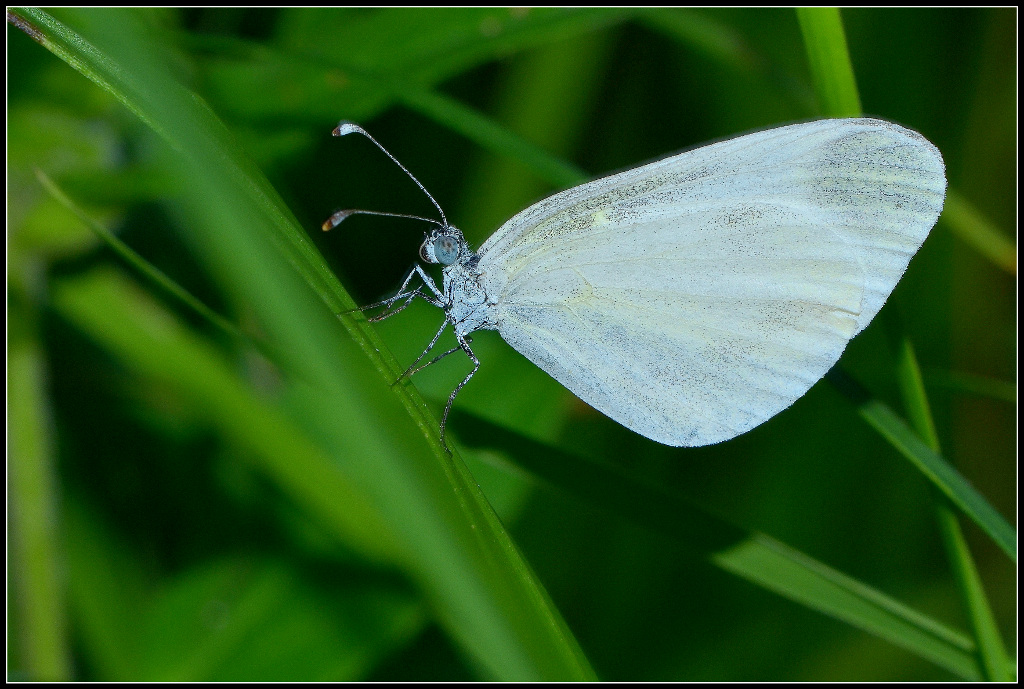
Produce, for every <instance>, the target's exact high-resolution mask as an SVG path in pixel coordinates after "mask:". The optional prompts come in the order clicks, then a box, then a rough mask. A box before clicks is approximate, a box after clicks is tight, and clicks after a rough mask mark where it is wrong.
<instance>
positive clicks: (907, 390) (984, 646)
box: [896, 337, 1013, 682]
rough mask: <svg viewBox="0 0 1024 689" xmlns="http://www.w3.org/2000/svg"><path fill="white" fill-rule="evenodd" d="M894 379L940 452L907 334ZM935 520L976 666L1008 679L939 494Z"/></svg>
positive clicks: (992, 624)
mask: <svg viewBox="0 0 1024 689" xmlns="http://www.w3.org/2000/svg"><path fill="white" fill-rule="evenodd" d="M897 347H898V354H897V361H896V373H897V380H898V382H899V388H900V392H901V394H902V396H903V402H904V405H906V407H907V411H908V415H909V417H910V422H911V423H912V424H913V426H914V429H915V430H916V431H917V433H918V435H919V436H920V437H921V438H923V439H924V441H925V442H926V443H927V444H928V447H929V448H931V450H932V451H933V452H935V453H936V454H938V453H939V436H938V434H937V433H936V431H935V423H934V421H933V420H932V413H931V407H930V405H929V403H928V396H927V394H926V393H925V389H924V382H923V381H922V380H921V369H920V367H919V366H918V365H917V356H916V355H915V354H914V348H913V345H912V344H911V343H910V340H909V339H907V338H906V337H902V338H900V341H899V343H898V345H897ZM936 521H937V522H938V526H939V532H940V533H941V534H942V541H943V544H944V545H945V547H946V553H947V557H948V558H949V560H950V563H951V565H952V567H953V575H954V578H955V580H956V582H957V586H958V588H959V589H960V596H961V598H962V599H963V601H964V603H965V604H966V606H967V616H968V619H970V621H971V629H972V631H973V632H974V638H975V639H976V640H977V648H978V658H979V665H980V666H981V670H982V674H983V675H984V677H985V679H987V680H989V681H993V682H1008V681H1011V680H1012V679H1013V678H1012V677H1011V676H1010V673H1009V672H1008V671H1007V667H1008V662H1007V657H1006V650H1005V647H1004V646H1003V640H1002V638H1001V637H1000V634H999V628H998V626H996V621H995V617H994V616H993V615H992V609H991V607H990V606H989V603H988V598H987V596H986V595H985V590H984V587H983V586H982V584H981V577H980V575H979V574H978V568H977V566H976V565H975V564H974V558H973V557H972V556H971V553H970V550H969V549H968V547H967V541H966V539H965V538H964V534H963V530H962V529H961V528H960V523H959V522H958V521H957V518H956V514H954V512H953V511H952V509H951V508H950V507H949V505H948V504H947V503H946V501H945V500H944V499H943V498H942V497H941V496H939V497H938V499H937V500H936Z"/></svg>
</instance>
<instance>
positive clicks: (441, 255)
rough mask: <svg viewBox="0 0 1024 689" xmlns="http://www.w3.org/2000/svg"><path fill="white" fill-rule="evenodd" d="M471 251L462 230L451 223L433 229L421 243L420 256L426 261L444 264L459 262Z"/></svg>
mask: <svg viewBox="0 0 1024 689" xmlns="http://www.w3.org/2000/svg"><path fill="white" fill-rule="evenodd" d="M469 253H470V250H469V245H468V244H466V240H465V238H464V237H463V236H462V232H461V231H459V230H458V229H457V228H454V227H451V226H449V225H444V226H441V227H438V228H437V229H435V230H432V231H431V232H430V233H428V234H427V237H426V239H424V240H423V244H421V245H420V258H421V259H423V260H424V262H426V263H440V264H441V265H443V266H450V265H452V264H453V263H457V262H458V261H459V259H460V258H463V257H465V256H467V255H469Z"/></svg>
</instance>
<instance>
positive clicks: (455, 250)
mask: <svg viewBox="0 0 1024 689" xmlns="http://www.w3.org/2000/svg"><path fill="white" fill-rule="evenodd" d="M433 253H434V256H435V257H436V259H437V263H442V264H444V265H446V266H450V265H451V264H453V263H455V262H456V261H457V260H459V242H458V240H457V239H456V238H455V237H445V236H442V237H438V238H437V239H436V240H435V241H434V251H433Z"/></svg>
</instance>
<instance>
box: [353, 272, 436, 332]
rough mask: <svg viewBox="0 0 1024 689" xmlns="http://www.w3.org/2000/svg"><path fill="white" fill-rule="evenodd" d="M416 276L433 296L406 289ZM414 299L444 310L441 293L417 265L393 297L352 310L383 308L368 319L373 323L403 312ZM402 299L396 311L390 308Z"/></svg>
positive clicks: (417, 290) (418, 290) (417, 289)
mask: <svg viewBox="0 0 1024 689" xmlns="http://www.w3.org/2000/svg"><path fill="white" fill-rule="evenodd" d="M416 275H419V276H420V279H421V280H422V281H423V285H425V286H426V287H428V288H429V289H430V291H431V292H433V293H434V294H433V296H431V295H429V294H425V293H423V292H421V291H420V289H421V287H422V286H421V287H416V288H415V289H411V290H410V289H408V287H409V283H410V282H412V279H413V278H414V277H415V276H416ZM416 297H422V298H423V299H424V300H426V301H427V302H429V303H430V304H431V305H433V306H436V307H437V308H439V309H443V308H444V301H443V299H444V295H443V294H441V291H440V290H439V289H438V288H437V285H436V284H434V280H433V279H432V278H431V277H430V276H429V275H427V273H426V272H425V271H424V270H423V268H422V267H421V266H420V265H419V264H417V265H415V266H413V267H412V270H410V271H409V274H408V275H406V276H405V279H404V280H403V281H402V286H401V287H399V288H398V292H397V293H396V294H395V295H394V296H393V297H388V298H387V299H384V300H382V301H378V302H375V303H373V304H367V305H366V306H361V307H359V308H357V309H353V310H354V311H367V310H369V309H375V308H377V307H379V306H383V307H385V309H384V311H383V312H382V313H379V314H377V315H376V316H371V317H370V318H368V319H367V320H369V321H370V322H371V323H373V322H376V321H382V320H384V319H385V318H390V317H391V316H394V315H395V314H396V313H399V312H400V311H403V310H404V309H405V308H406V307H407V306H409V304H411V303H412V300H413V299H415V298H416ZM403 299H404V300H405V301H404V302H402V305H401V306H399V307H398V308H396V309H392V308H391V307H392V306H393V305H394V304H395V303H396V302H399V301H402V300H403ZM346 313H351V311H347V312H346Z"/></svg>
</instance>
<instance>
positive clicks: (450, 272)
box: [442, 253, 498, 335]
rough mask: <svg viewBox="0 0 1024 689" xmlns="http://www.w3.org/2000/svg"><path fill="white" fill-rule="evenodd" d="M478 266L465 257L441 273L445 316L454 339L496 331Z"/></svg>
mask: <svg viewBox="0 0 1024 689" xmlns="http://www.w3.org/2000/svg"><path fill="white" fill-rule="evenodd" d="M479 263H480V257H479V256H478V255H476V254H475V253H468V254H467V255H465V256H460V258H459V260H458V261H457V262H456V263H453V264H451V265H450V266H447V267H446V268H445V269H444V272H443V273H442V275H443V279H444V282H443V284H442V288H443V291H444V296H445V307H444V311H445V316H446V317H447V318H448V321H449V322H450V323H451V324H452V327H454V328H455V333H456V334H457V335H466V334H468V333H471V332H473V331H474V330H496V329H497V328H498V321H497V315H496V313H495V300H494V299H492V298H491V296H490V295H488V294H487V290H486V289H484V286H483V284H482V280H481V277H482V273H481V271H480V268H479Z"/></svg>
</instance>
